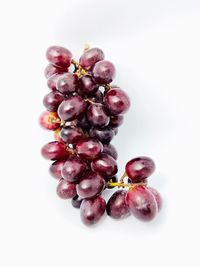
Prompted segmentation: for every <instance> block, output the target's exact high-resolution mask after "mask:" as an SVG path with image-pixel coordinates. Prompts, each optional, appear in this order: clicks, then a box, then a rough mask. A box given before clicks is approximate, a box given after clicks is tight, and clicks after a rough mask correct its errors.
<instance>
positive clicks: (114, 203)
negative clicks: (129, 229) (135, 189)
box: [106, 190, 130, 219]
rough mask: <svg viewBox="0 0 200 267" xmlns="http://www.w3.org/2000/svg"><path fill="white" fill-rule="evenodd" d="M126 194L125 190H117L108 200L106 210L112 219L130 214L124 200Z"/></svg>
mask: <svg viewBox="0 0 200 267" xmlns="http://www.w3.org/2000/svg"><path fill="white" fill-rule="evenodd" d="M126 194H127V191H126V190H118V191H116V192H115V193H114V194H113V195H112V196H111V198H110V199H109V200H108V203H107V206H106V211H107V214H108V215H109V216H110V217H112V218H114V219H122V218H125V217H127V216H128V215H129V214H130V211H129V208H128V206H127V204H126V201H125V197H126Z"/></svg>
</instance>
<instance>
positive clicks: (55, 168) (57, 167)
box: [49, 160, 65, 180]
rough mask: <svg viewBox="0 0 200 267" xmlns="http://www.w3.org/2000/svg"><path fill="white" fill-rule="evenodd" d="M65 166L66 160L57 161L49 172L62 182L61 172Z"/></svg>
mask: <svg viewBox="0 0 200 267" xmlns="http://www.w3.org/2000/svg"><path fill="white" fill-rule="evenodd" d="M64 164H65V160H57V161H55V162H53V163H52V164H51V166H50V168H49V172H50V174H51V175H52V176H53V177H54V178H55V179H57V180H60V179H61V178H62V174H61V170H62V168H63V165H64Z"/></svg>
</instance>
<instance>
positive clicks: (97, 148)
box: [76, 139, 103, 160]
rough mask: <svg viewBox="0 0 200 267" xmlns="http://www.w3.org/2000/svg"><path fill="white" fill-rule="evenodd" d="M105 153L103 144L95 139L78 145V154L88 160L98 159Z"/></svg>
mask: <svg viewBox="0 0 200 267" xmlns="http://www.w3.org/2000/svg"><path fill="white" fill-rule="evenodd" d="M102 151H103V145H102V143H101V142H99V141H98V140H95V139H87V140H84V141H80V142H79V143H78V144H77V145H76V152H77V154H78V155H79V156H80V157H81V158H83V159H87V160H92V159H95V158H97V157H98V156H99V155H100V154H101V152H102Z"/></svg>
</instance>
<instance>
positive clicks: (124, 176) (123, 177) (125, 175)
mask: <svg viewBox="0 0 200 267" xmlns="http://www.w3.org/2000/svg"><path fill="white" fill-rule="evenodd" d="M126 177H127V174H126V172H124V174H123V175H122V176H121V177H120V179H119V182H120V183H123V182H124V179H125V178H126Z"/></svg>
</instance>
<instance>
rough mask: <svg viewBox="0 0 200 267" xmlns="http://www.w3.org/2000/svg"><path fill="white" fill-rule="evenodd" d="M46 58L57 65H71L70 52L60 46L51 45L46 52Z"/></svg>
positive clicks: (66, 66)
mask: <svg viewBox="0 0 200 267" xmlns="http://www.w3.org/2000/svg"><path fill="white" fill-rule="evenodd" d="M46 57H47V60H48V61H49V62H50V63H51V64H53V65H56V66H58V67H61V68H68V67H69V66H70V65H71V60H72V53H71V52H70V51H69V50H68V49H66V48H64V47H61V46H51V47H49V48H48V49H47V52H46Z"/></svg>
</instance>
